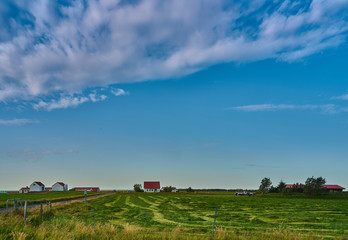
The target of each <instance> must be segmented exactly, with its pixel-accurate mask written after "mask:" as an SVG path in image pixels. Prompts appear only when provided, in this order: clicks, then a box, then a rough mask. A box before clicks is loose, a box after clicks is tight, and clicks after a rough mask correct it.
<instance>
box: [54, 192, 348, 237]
mask: <svg viewBox="0 0 348 240" xmlns="http://www.w3.org/2000/svg"><path fill="white" fill-rule="evenodd" d="M89 207H90V208H95V212H96V220H97V221H99V222H108V223H111V224H114V225H116V226H119V227H123V226H124V225H125V224H131V225H132V226H134V227H138V228H156V229H164V228H175V227H177V226H181V227H184V228H186V229H190V230H192V231H196V230H199V231H200V232H209V231H211V228H212V225H213V221H214V214H215V208H216V207H218V217H217V222H216V226H217V227H221V228H224V229H229V230H233V231H237V232H238V231H240V232H243V231H248V232H259V231H261V232H262V231H265V230H267V231H273V230H275V229H280V228H281V229H286V230H289V231H294V232H299V233H303V234H311V235H316V236H326V237H336V236H346V235H348V201H346V200H340V199H338V200H337V199H336V200H330V199H305V198H304V199H296V198H295V199H292V198H262V197H234V196H230V197H226V196H197V195H186V194H164V193H163V194H162V193H161V194H148V193H147V194H146V193H140V194H138V193H137V194H116V195H113V196H110V197H105V198H101V199H96V200H92V201H90V202H89ZM60 214H61V215H62V216H64V215H72V216H76V217H79V218H82V219H85V220H88V219H90V216H91V213H90V212H89V211H88V210H87V209H86V208H85V207H84V206H82V204H74V205H73V206H72V207H71V208H64V209H62V211H61V212H60Z"/></svg>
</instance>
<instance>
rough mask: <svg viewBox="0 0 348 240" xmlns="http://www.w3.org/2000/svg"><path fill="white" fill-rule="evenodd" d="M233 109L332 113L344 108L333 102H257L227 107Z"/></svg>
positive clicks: (341, 110)
mask: <svg viewBox="0 0 348 240" xmlns="http://www.w3.org/2000/svg"><path fill="white" fill-rule="evenodd" d="M229 109H230V110H235V111H244V112H261V111H278V110H320V111H321V112H322V113H325V114H334V113H338V112H343V111H344V108H342V107H338V106H336V105H334V104H323V105H312V104H307V105H292V104H257V105H245V106H237V107H232V108H229Z"/></svg>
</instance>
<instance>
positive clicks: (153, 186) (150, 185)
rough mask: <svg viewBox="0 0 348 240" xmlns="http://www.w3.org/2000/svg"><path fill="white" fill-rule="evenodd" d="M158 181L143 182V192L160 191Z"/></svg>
mask: <svg viewBox="0 0 348 240" xmlns="http://www.w3.org/2000/svg"><path fill="white" fill-rule="evenodd" d="M160 190H161V185H160V182H144V192H160Z"/></svg>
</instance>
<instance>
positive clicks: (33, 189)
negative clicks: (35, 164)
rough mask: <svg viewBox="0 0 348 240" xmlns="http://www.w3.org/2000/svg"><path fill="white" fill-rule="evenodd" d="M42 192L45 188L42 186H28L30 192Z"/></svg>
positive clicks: (34, 184) (33, 184) (35, 184)
mask: <svg viewBox="0 0 348 240" xmlns="http://www.w3.org/2000/svg"><path fill="white" fill-rule="evenodd" d="M44 190H45V187H44V186H40V185H39V184H37V183H32V184H31V185H30V192H42V191H44Z"/></svg>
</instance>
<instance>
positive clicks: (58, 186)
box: [52, 183, 68, 191]
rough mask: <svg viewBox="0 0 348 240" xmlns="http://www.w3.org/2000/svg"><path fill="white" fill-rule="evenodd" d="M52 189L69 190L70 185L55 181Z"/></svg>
mask: <svg viewBox="0 0 348 240" xmlns="http://www.w3.org/2000/svg"><path fill="white" fill-rule="evenodd" d="M52 191H68V185H67V184H65V185H64V186H62V185H60V184H59V183H55V184H53V185H52Z"/></svg>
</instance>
